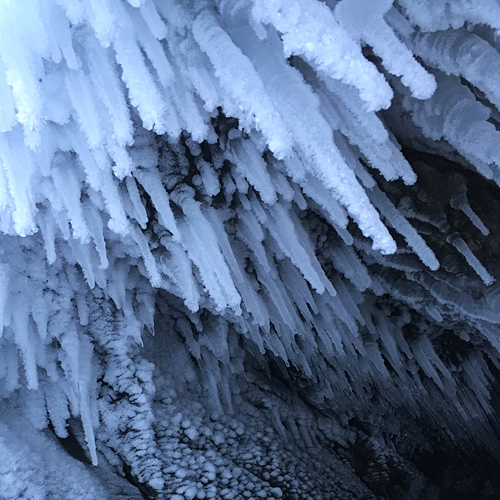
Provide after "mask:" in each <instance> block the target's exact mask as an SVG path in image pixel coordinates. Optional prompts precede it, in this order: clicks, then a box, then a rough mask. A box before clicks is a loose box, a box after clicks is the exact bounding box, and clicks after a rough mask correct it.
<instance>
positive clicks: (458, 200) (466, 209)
mask: <svg viewBox="0 0 500 500" xmlns="http://www.w3.org/2000/svg"><path fill="white" fill-rule="evenodd" d="M450 206H451V207H453V208H455V209H456V210H461V211H462V212H463V213H464V214H465V215H466V216H467V217H468V218H469V220H470V221H471V222H472V223H473V224H474V226H476V227H477V229H479V231H481V233H482V234H483V235H484V236H488V235H489V234H490V231H489V229H488V228H487V227H486V226H485V225H484V223H483V221H482V220H481V219H480V218H479V217H478V215H477V214H476V212H474V210H472V207H471V206H470V204H469V200H468V199H467V193H466V192H460V193H459V194H457V195H455V196H454V197H453V198H452V199H451V200H450Z"/></svg>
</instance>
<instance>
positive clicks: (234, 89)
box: [193, 11, 291, 158]
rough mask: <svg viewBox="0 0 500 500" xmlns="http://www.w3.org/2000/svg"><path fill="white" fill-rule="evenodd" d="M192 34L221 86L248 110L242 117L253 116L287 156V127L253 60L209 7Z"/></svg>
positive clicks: (274, 148)
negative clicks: (235, 41)
mask: <svg viewBox="0 0 500 500" xmlns="http://www.w3.org/2000/svg"><path fill="white" fill-rule="evenodd" d="M193 34H194V37H195V40H196V41H197V43H198V44H199V46H200V48H201V49H202V50H203V51H204V52H205V53H206V54H207V55H208V57H209V59H210V61H211V62H212V64H213V66H214V69H215V72H216V75H217V77H218V78H219V81H220V85H221V87H222V88H223V90H224V91H225V92H227V93H228V94H229V95H230V96H231V97H232V98H233V99H234V100H235V102H237V103H238V105H239V106H240V109H241V110H242V111H243V112H244V113H245V114H244V115H243V116H242V118H245V121H246V120H248V118H249V117H250V116H254V117H255V118H253V120H254V121H255V123H254V126H256V128H257V129H258V130H261V131H262V133H263V134H264V135H265V136H266V138H267V144H268V145H269V149H270V150H271V151H272V152H273V153H274V154H275V155H276V157H277V158H282V157H283V156H285V155H286V154H287V153H288V152H289V151H290V149H291V142H290V137H289V134H288V131H287V129H286V126H285V125H284V123H283V121H282V119H281V117H280V115H279V112H278V111H277V110H276V105H275V103H274V102H273V101H272V100H271V99H270V98H269V97H268V95H267V92H266V90H265V88H264V86H263V84H262V81H261V79H260V78H259V76H258V74H257V73H256V71H255V69H254V67H253V65H252V64H251V63H250V61H249V60H248V59H247V58H246V57H245V56H244V55H243V54H242V53H241V51H240V49H239V48H238V47H236V46H235V45H234V43H233V42H232V40H231V38H230V37H229V35H228V34H227V33H226V32H225V31H224V30H223V29H222V28H221V27H220V26H218V24H217V21H216V19H215V17H214V16H213V15H211V14H209V13H208V12H206V11H205V12H202V13H201V14H199V15H198V17H197V18H196V20H195V22H194V25H193ZM234 82H240V84H238V85H235V84H234ZM247 117H248V118H247Z"/></svg>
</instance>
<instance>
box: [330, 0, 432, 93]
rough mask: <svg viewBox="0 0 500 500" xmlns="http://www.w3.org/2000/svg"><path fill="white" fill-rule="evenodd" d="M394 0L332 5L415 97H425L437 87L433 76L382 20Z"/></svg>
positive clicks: (351, 31)
mask: <svg viewBox="0 0 500 500" xmlns="http://www.w3.org/2000/svg"><path fill="white" fill-rule="evenodd" d="M392 3H393V0H382V1H376V2H373V1H370V0H342V1H341V2H339V3H338V4H337V5H336V6H335V11H334V14H335V17H336V18H337V19H338V20H339V21H340V22H341V23H342V24H343V25H344V27H345V28H346V30H347V32H348V33H349V34H350V35H351V36H356V37H359V38H360V39H361V40H363V41H364V42H366V43H368V44H369V45H370V46H371V47H372V48H373V51H374V52H375V54H377V55H378V56H379V57H381V59H382V64H383V65H384V66H385V68H386V69H387V70H388V71H389V72H390V73H392V74H394V75H396V76H401V82H402V83H403V85H406V86H407V87H408V88H409V89H410V90H411V92H412V94H413V95H414V96H415V97H416V98H417V99H428V98H429V97H430V96H431V95H432V94H433V92H434V91H435V90H436V81H435V80H434V77H433V76H432V75H430V74H429V73H427V71H425V69H424V68H423V67H422V66H421V65H420V64H419V63H418V62H417V61H416V60H415V58H414V57H413V54H412V53H411V52H410V50H409V49H408V48H407V47H406V46H405V45H404V44H403V43H401V41H400V40H398V38H397V37H396V36H395V34H394V33H393V31H392V30H391V29H390V28H389V26H388V25H387V24H386V22H385V21H384V19H383V16H384V14H385V13H386V12H387V11H388V10H389V9H390V8H391V6H392Z"/></svg>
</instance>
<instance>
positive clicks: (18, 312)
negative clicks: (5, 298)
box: [12, 278, 41, 389]
mask: <svg viewBox="0 0 500 500" xmlns="http://www.w3.org/2000/svg"><path fill="white" fill-rule="evenodd" d="M24 281H25V283H26V282H27V279H26V278H25V279H24ZM26 289H28V288H27V287H25V290H26ZM16 299H17V300H16V301H15V306H14V310H13V311H12V316H13V319H14V324H13V330H14V338H15V342H16V345H17V347H18V348H19V350H20V351H21V354H22V357H23V361H24V370H25V373H26V379H27V381H28V389H38V374H37V362H36V350H37V349H40V348H41V347H40V344H39V343H37V342H36V341H35V339H34V338H33V335H32V334H31V333H30V331H31V330H32V327H31V325H30V312H29V304H28V298H27V297H23V296H22V295H21V294H17V295H16Z"/></svg>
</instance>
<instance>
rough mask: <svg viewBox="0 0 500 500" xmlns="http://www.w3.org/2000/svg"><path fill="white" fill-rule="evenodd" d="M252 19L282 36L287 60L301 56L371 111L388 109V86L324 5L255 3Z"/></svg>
mask: <svg viewBox="0 0 500 500" xmlns="http://www.w3.org/2000/svg"><path fill="white" fill-rule="evenodd" d="M252 16H253V18H254V21H255V22H256V23H260V22H262V23H263V24H271V25H273V26H275V27H276V29H277V30H278V31H279V32H281V33H282V39H283V48H284V52H285V55H286V56H290V55H292V54H297V55H300V56H304V57H305V58H306V59H307V60H308V61H310V62H311V63H312V64H313V65H314V66H315V67H317V68H318V69H319V71H321V72H325V73H326V74H328V75H330V76H331V77H332V78H338V79H342V80H343V81H344V82H345V83H347V84H348V85H353V86H355V87H356V88H358V89H359V91H360V95H361V98H362V99H363V100H364V101H365V102H366V103H367V107H368V108H369V109H370V110H377V109H380V108H386V107H388V106H389V103H390V100H391V98H392V91H391V89H390V87H389V85H388V84H387V82H386V81H385V80H384V78H383V77H382V75H380V73H378V72H377V70H376V69H375V67H374V66H373V65H372V64H371V63H369V62H368V61H367V60H366V59H365V58H364V57H363V56H362V54H361V49H360V47H359V46H358V45H357V44H356V43H355V42H354V41H353V40H352V38H351V37H350V36H349V34H348V33H347V32H346V31H345V30H344V29H343V28H341V27H340V26H339V25H338V23H337V22H336V20H335V18H334V17H333V14H332V11H331V10H330V9H329V8H328V7H327V6H326V5H325V4H323V3H321V2H317V1H315V0H303V1H301V2H299V1H298V0H293V1H290V0H287V1H284V0H280V1H275V2H272V3H269V2H265V1H263V0H255V2H254V6H253V8H252Z"/></svg>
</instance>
